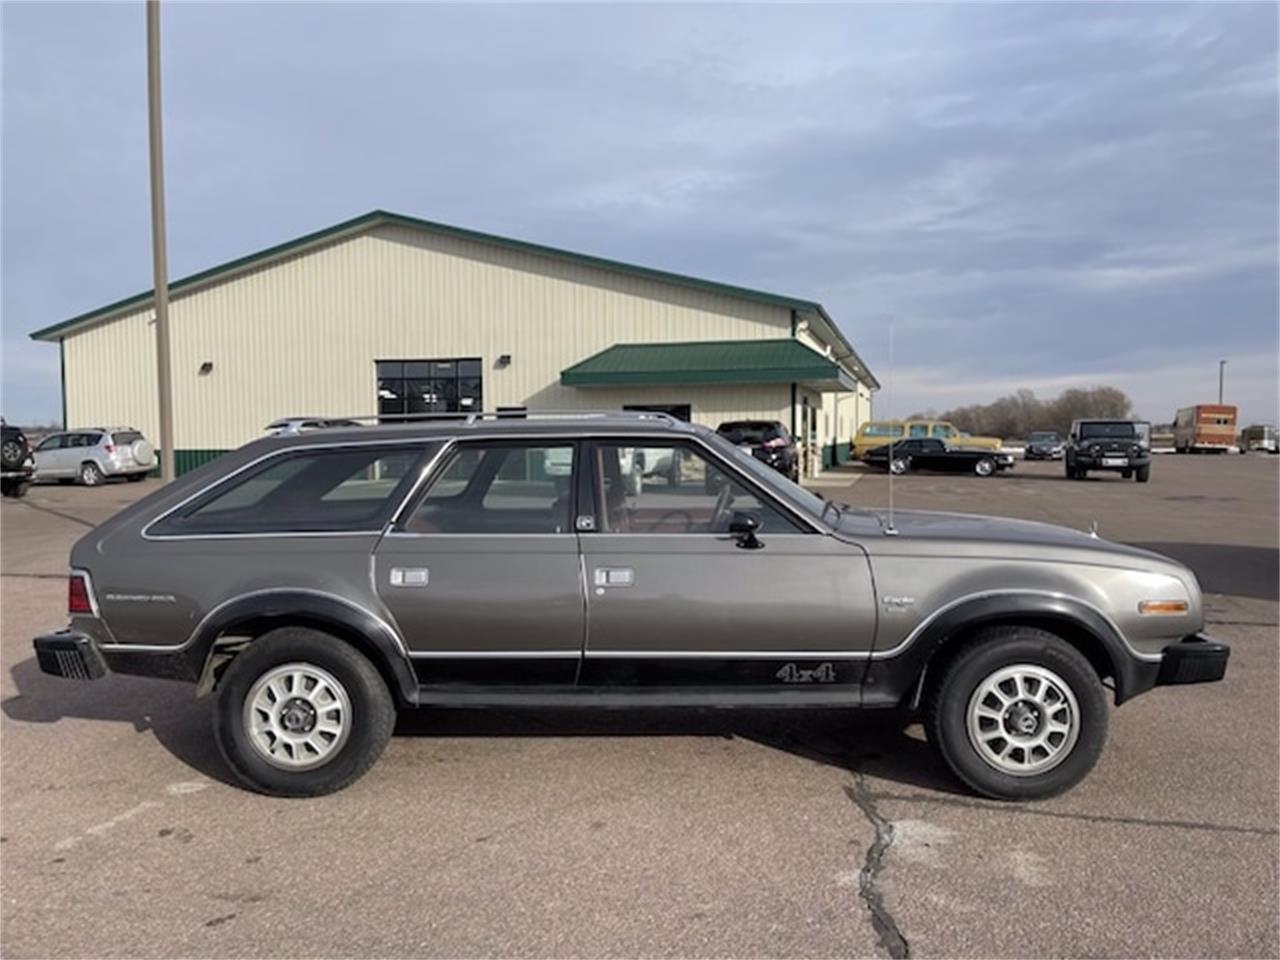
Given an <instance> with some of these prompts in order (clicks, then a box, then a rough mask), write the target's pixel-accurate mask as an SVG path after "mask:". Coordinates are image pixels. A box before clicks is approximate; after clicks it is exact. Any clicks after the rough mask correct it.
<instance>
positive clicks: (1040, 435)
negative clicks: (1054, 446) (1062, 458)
mask: <svg viewBox="0 0 1280 960" xmlns="http://www.w3.org/2000/svg"><path fill="white" fill-rule="evenodd" d="M1057 439H1058V435H1057V434H1056V433H1054V432H1053V431H1052V430H1036V431H1035V432H1033V433H1032V434H1031V442H1032V443H1054V442H1055V441H1056V440H1057Z"/></svg>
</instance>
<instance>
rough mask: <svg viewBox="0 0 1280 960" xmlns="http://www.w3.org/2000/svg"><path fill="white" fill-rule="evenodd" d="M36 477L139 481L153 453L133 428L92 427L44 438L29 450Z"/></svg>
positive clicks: (93, 483)
mask: <svg viewBox="0 0 1280 960" xmlns="http://www.w3.org/2000/svg"><path fill="white" fill-rule="evenodd" d="M32 455H33V456H34V458H35V462H36V472H35V479H36V480H59V481H68V482H69V481H79V482H80V483H83V484H84V485H85V486H87V487H96V486H97V485H98V484H100V483H102V482H103V481H105V480H106V479H107V478H108V477H127V478H128V479H130V480H141V479H142V478H143V477H145V476H146V475H147V474H148V473H150V472H151V471H152V469H153V468H154V467H155V465H156V453H155V450H154V449H153V448H152V446H151V444H150V443H149V442H147V438H146V437H144V436H143V435H142V434H141V433H140V432H139V431H137V430H135V429H133V427H92V428H90V429H87V430H68V431H66V432H64V433H54V434H50V435H49V436H47V437H45V438H44V439H43V440H41V441H40V443H39V444H38V445H37V446H36V448H35V450H33V451H32Z"/></svg>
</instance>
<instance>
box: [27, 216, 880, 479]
mask: <svg viewBox="0 0 1280 960" xmlns="http://www.w3.org/2000/svg"><path fill="white" fill-rule="evenodd" d="M170 289H171V297H172V300H171V305H170V317H171V321H170V323H171V327H172V334H171V336H172V365H173V391H174V397H173V403H174V436H175V459H176V463H177V469H178V471H179V472H182V471H183V470H189V469H191V468H193V467H194V466H197V465H199V464H200V463H202V462H204V461H206V460H208V459H210V458H212V457H214V456H216V455H218V454H219V453H222V452H224V451H226V450H229V449H233V448H235V447H237V446H240V445H241V444H243V443H246V442H248V441H250V440H253V439H255V438H257V437H260V436H262V434H263V428H264V427H265V426H266V424H267V423H268V422H270V421H272V420H274V419H277V418H280V417H286V416H304V415H305V416H312V415H315V416H343V415H352V414H366V415H373V414H378V415H389V414H407V413H419V412H453V411H460V412H465V411H468V410H481V409H489V410H491V409H498V408H504V407H525V408H527V409H530V410H538V409H542V410H549V409H555V410H576V409H593V408H597V409H618V408H620V407H640V408H655V409H663V410H667V411H669V412H673V413H676V414H677V415H680V416H685V417H688V418H691V419H693V420H695V421H697V422H700V423H706V424H708V425H710V426H715V425H716V424H718V423H720V422H721V421H724V420H729V419H742V418H764V419H771V420H779V421H781V422H783V423H785V424H787V425H788V426H789V427H790V428H791V429H792V432H793V433H794V434H795V435H796V436H797V438H798V439H800V440H802V441H803V442H806V443H807V444H809V449H810V451H812V454H813V456H812V462H813V463H814V464H815V466H816V464H817V463H818V462H819V461H821V462H824V463H827V464H830V463H832V462H834V461H836V460H843V459H845V458H846V457H847V456H848V449H849V441H850V439H851V437H852V435H853V433H854V432H855V431H856V430H857V427H858V424H859V423H860V422H861V421H863V420H865V419H867V418H868V417H869V415H870V411H871V393H872V391H874V390H876V389H878V387H879V384H878V383H877V382H876V380H875V378H874V377H873V376H872V375H871V372H870V371H869V370H868V369H867V367H866V365H865V364H864V363H863V362H862V361H861V359H860V358H859V357H858V355H857V353H856V352H855V351H854V349H853V347H852V346H851V345H850V344H849V342H848V340H847V339H846V338H845V337H844V335H843V334H842V333H841V332H840V331H839V329H838V328H837V327H836V325H835V323H834V322H833V321H832V319H831V317H830V316H828V314H827V312H826V310H824V309H823V307H822V305H821V304H818V303H815V302H812V301H808V300H798V299H795V298H794V297H788V296H783V295H780V294H774V293H765V292H761V291H757V290H748V289H744V288H740V287H734V286H728V285H725V284H720V283H713V282H710V281H707V280H699V279H695V278H693V277H686V276H680V275H678V274H673V273H666V272H664V271H660V270H652V269H648V268H646V267H640V266H635V265H632V264H627V263H620V262H616V261H611V260H605V259H602V258H599V257H593V256H586V255H583V254H579V253H571V252H569V251H565V250H557V249H553V248H550V247H544V246H539V245H536V244H531V243H524V242H522V241H518V240H511V239H508V238H505V237H497V236H491V235H488V234H483V233H477V232H474V231H471V230H464V229H459V228H457V227H450V226H445V225H442V224H437V223H431V222H427V221H423V220H417V219H413V218H410V217H405V216H401V215H398V214H394V213H386V212H383V211H374V212H372V213H369V214H366V215H365V216H362V217H358V218H356V219H354V220H349V221H347V222H345V223H340V224H338V225H336V226H333V227H330V228H328V229H326V230H321V231H319V232H317V233H313V234H309V235H308V236H305V237H300V238H298V239H296V240H292V241H290V242H288V243H284V244H281V245H279V246H275V247H272V248H270V249H267V250H263V251H261V252H258V253H254V254H250V255H249V256H246V257H242V258H241V259H238V260H234V261H232V262H230V263H225V264H222V265H221V266H217V267H213V268H212V269H209V270H206V271H204V272H202V273H198V274H196V275H194V276H190V277H186V278H185V279H182V280H179V281H176V282H174V283H173V284H171V287H170ZM152 299H153V298H152V294H151V292H150V291H148V292H146V293H143V294H139V295H137V296H134V297H130V298H129V299H127V300H122V301H120V302H118V303H113V304H110V305H108V306H105V307H101V308H99V309H97V310H92V311H90V312H88V313H85V314H82V315H80V316H77V317H73V318H71V319H70V320H66V321H64V322H62V323H58V324H56V325H54V326H50V327H46V328H44V329H42V330H37V331H36V332H34V333H33V334H32V335H31V336H32V337H33V338H34V339H36V340H44V341H49V342H56V343H58V344H59V347H60V350H61V354H62V386H63V418H64V423H65V425H66V426H68V427H70V428H74V427H78V426H88V425H91V424H104V423H110V424H129V425H131V426H136V427H138V428H139V429H141V430H142V431H143V432H144V433H146V434H147V435H148V436H149V437H152V438H157V437H158V436H159V429H158V422H157V421H158V414H157V403H156V363H155V336H154V328H153V326H152V310H153V305H152Z"/></svg>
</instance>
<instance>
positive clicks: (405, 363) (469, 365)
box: [377, 358, 484, 417]
mask: <svg viewBox="0 0 1280 960" xmlns="http://www.w3.org/2000/svg"><path fill="white" fill-rule="evenodd" d="M377 366H378V416H380V417H404V416H407V415H412V414H417V413H479V412H480V411H481V410H483V409H484V392H483V381H484V378H483V377H482V376H481V373H480V361H479V360H478V359H474V358H472V359H466V360H379V361H378V363H377Z"/></svg>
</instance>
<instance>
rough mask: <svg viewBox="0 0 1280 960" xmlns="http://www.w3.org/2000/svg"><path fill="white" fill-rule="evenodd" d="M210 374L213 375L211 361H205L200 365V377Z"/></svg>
mask: <svg viewBox="0 0 1280 960" xmlns="http://www.w3.org/2000/svg"><path fill="white" fill-rule="evenodd" d="M211 373H213V361H212V360H206V361H205V362H204V363H202V364H200V376H202V377H207V376H208V375H209V374H211Z"/></svg>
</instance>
